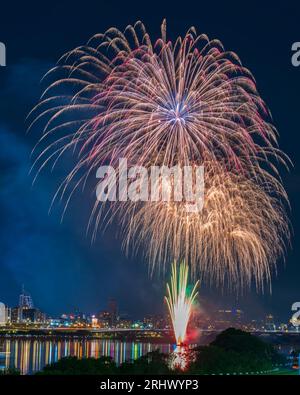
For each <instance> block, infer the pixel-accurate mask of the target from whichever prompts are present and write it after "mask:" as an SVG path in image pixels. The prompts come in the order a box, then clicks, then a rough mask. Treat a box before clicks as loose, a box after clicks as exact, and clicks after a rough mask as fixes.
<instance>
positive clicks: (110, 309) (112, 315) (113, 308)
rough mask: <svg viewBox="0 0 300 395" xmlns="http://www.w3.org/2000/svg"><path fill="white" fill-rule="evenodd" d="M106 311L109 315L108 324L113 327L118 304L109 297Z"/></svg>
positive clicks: (115, 321)
mask: <svg viewBox="0 0 300 395" xmlns="http://www.w3.org/2000/svg"><path fill="white" fill-rule="evenodd" d="M108 312H109V315H110V322H109V325H110V326H111V327H115V326H116V324H117V319H118V305H117V302H116V300H115V299H110V300H109V301H108Z"/></svg>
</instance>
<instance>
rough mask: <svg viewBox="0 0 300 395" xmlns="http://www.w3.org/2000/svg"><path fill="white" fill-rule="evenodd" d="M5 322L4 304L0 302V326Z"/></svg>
mask: <svg viewBox="0 0 300 395" xmlns="http://www.w3.org/2000/svg"><path fill="white" fill-rule="evenodd" d="M5 324H6V308H5V304H4V303H1V302H0V326H3V325H5Z"/></svg>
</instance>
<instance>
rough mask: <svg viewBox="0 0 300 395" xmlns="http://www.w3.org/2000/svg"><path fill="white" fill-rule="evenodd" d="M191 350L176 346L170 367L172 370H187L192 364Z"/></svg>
mask: <svg viewBox="0 0 300 395" xmlns="http://www.w3.org/2000/svg"><path fill="white" fill-rule="evenodd" d="M189 359H190V353H189V348H188V347H186V346H176V348H175V349H174V351H173V352H172V354H171V360H170V366H171V368H172V369H179V370H186V369H187V367H188V364H189V362H190V360H189Z"/></svg>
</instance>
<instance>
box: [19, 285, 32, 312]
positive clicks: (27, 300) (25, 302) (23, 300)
mask: <svg viewBox="0 0 300 395" xmlns="http://www.w3.org/2000/svg"><path fill="white" fill-rule="evenodd" d="M19 307H20V308H21V309H33V301H32V298H31V296H30V294H29V293H28V292H26V291H25V289H24V285H23V287H22V293H21V295H20V296H19Z"/></svg>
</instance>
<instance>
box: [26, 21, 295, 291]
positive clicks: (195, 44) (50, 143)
mask: <svg viewBox="0 0 300 395" xmlns="http://www.w3.org/2000/svg"><path fill="white" fill-rule="evenodd" d="M44 81H45V83H46V84H47V86H48V87H47V88H46V90H45V91H44V94H43V95H42V98H41V101H40V103H39V104H38V105H37V106H36V107H35V108H34V109H33V111H32V112H31V114H30V115H29V119H30V122H31V124H30V129H31V128H36V127H38V128H42V129H43V135H42V137H41V138H40V140H39V142H38V144H37V146H36V148H35V150H34V152H35V153H36V157H35V161H34V165H33V168H34V169H36V170H37V171H36V176H37V175H38V174H39V172H40V171H41V170H42V169H43V168H45V167H47V166H49V165H51V166H52V168H53V167H54V166H55V165H56V163H57V161H58V160H59V159H60V158H61V157H63V156H64V155H66V154H68V153H72V154H74V158H75V159H74V165H73V167H72V169H71V171H70V172H68V173H67V176H66V178H65V180H64V181H63V182H62V184H61V185H60V186H59V188H58V191H57V193H56V195H55V198H54V200H55V199H56V198H57V199H62V198H63V197H65V198H66V204H65V210H66V208H67V206H68V204H69V202H70V199H71V197H72V195H73V194H74V193H75V192H76V191H77V190H78V189H80V188H82V189H83V188H84V187H85V186H86V184H87V183H88V180H89V179H90V176H91V175H94V174H95V173H96V170H97V169H98V168H99V166H101V165H104V164H105V165H111V166H112V167H113V168H115V169H117V167H118V161H119V159H120V158H126V159H127V161H128V165H129V166H130V165H135V166H139V165H140V166H143V167H145V168H147V169H148V168H149V167H150V166H154V165H156V166H168V167H172V166H177V165H179V166H190V165H195V166H202V165H204V166H205V174H207V175H209V177H208V176H206V181H205V191H206V192H205V198H204V211H203V213H200V214H199V215H188V214H187V213H184V212H183V210H182V207H183V205H182V204H178V203H177V202H172V201H171V202H169V204H165V202H157V203H155V204H152V203H151V202H146V203H144V202H131V203H130V204H128V203H127V202H126V203H123V202H121V203H120V202H117V203H118V204H115V203H111V202H108V203H107V204H103V203H102V202H101V203H100V202H99V201H96V203H95V205H94V208H93V210H92V213H91V217H90V221H89V225H88V229H89V230H91V232H92V237H93V239H94V238H95V236H96V233H97V229H98V228H99V226H102V227H103V228H105V226H106V225H108V224H109V223H110V222H111V221H113V220H114V218H116V219H117V220H119V221H121V223H122V229H123V232H124V233H123V235H124V234H125V236H123V237H124V243H123V244H124V246H125V248H126V249H128V248H129V245H130V246H131V247H132V248H131V250H132V251H134V252H135V251H136V249H137V247H138V245H139V240H140V239H141V240H142V241H143V242H144V243H149V244H146V245H149V249H147V253H146V254H147V256H148V258H149V261H150V263H151V264H152V269H154V268H156V267H157V265H158V264H159V265H162V266H163V267H164V266H165V265H166V264H167V263H168V262H170V261H171V260H172V259H186V261H188V262H189V264H190V265H191V268H192V274H193V275H194V274H196V273H197V272H200V273H203V275H204V276H205V275H207V276H210V277H211V278H212V279H214V280H217V281H218V282H219V283H224V282H225V279H226V276H227V279H228V280H229V281H230V282H232V280H234V281H233V283H235V284H238V283H240V285H244V284H250V282H251V279H253V278H254V279H255V281H256V283H257V284H258V285H261V282H263V281H264V280H265V279H266V280H269V279H270V273H271V270H272V268H274V266H275V263H276V261H277V260H278V258H279V257H282V256H283V255H284V244H285V241H286V240H288V239H289V234H290V232H289V223H288V219H287V216H286V212H285V209H284V207H285V205H286V203H287V202H288V200H287V196H286V193H285V191H284V189H283V187H282V184H281V180H280V176H279V171H278V168H277V167H278V166H277V165H278V164H282V165H284V166H287V163H288V162H289V159H288V158H287V157H286V155H285V154H284V153H283V152H282V151H280V150H279V148H278V147H277V131H276V129H275V127H274V126H273V125H272V124H271V117H270V114H269V111H268V109H267V107H266V105H265V103H264V102H263V100H262V99H261V97H260V95H259V93H258V91H257V89H256V84H255V80H254V78H253V76H252V75H251V73H250V72H249V70H247V69H246V68H245V67H243V66H242V64H241V62H240V60H239V58H238V56H237V55H236V54H235V53H232V52H228V51H225V50H224V48H223V45H222V43H221V42H220V41H219V40H209V38H208V37H207V36H206V35H204V34H201V35H197V33H196V31H195V28H193V27H192V28H190V29H189V30H188V31H187V33H186V34H185V36H184V37H179V38H178V39H177V40H176V41H175V42H174V43H172V42H171V41H169V40H167V34H166V23H165V21H164V22H163V23H162V27H161V38H159V39H158V40H157V41H155V42H152V41H151V39H150V36H149V34H148V33H147V31H146V29H145V27H144V25H143V24H142V23H141V22H137V23H136V24H135V25H134V26H128V27H127V28H126V30H125V31H124V32H121V31H119V30H118V29H116V28H110V29H109V30H108V31H107V32H105V33H104V34H97V35H95V36H94V37H93V38H92V39H91V40H89V42H88V43H87V44H86V45H84V46H81V47H78V48H76V49H74V50H72V51H70V52H68V53H67V54H65V55H64V56H63V57H62V58H61V59H60V61H59V62H58V65H57V66H56V67H54V68H53V69H52V70H50V71H49V72H48V73H47V74H46V76H45V77H44ZM220 169H221V170H220ZM214 172H215V173H214ZM206 184H207V185H206ZM205 200H207V202H206V203H205ZM65 210H64V212H65ZM139 234H141V238H139ZM137 235H138V237H137ZM129 238H130V240H129ZM187 251H188V252H187Z"/></svg>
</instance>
